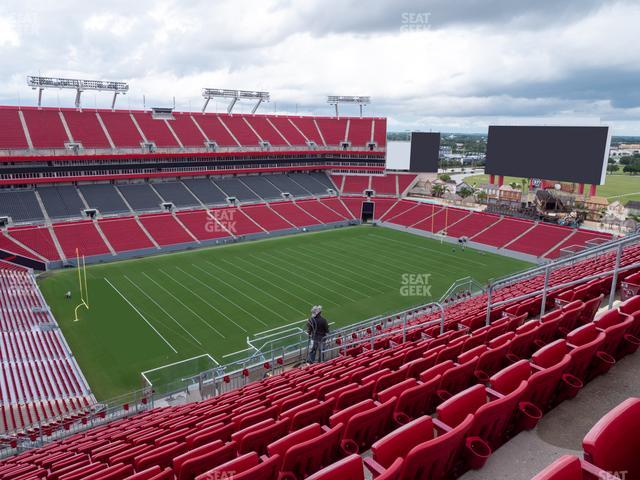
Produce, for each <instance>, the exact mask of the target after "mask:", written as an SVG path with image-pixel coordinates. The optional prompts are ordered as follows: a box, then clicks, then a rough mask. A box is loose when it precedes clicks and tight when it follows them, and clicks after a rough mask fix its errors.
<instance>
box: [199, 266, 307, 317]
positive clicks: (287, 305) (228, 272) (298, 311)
mask: <svg viewBox="0 0 640 480" xmlns="http://www.w3.org/2000/svg"><path fill="white" fill-rule="evenodd" d="M205 263H207V264H209V265H211V266H212V267H214V268H217V269H218V270H221V271H223V272H224V273H225V274H227V275H231V276H232V277H234V278H237V279H238V280H240V281H241V282H243V283H245V284H247V285H249V287H251V288H252V289H255V290H257V291H259V292H260V293H261V294H264V295H266V296H268V297H270V298H272V299H273V300H275V301H276V302H278V303H281V304H282V305H284V306H285V307H287V308H288V309H289V310H292V311H294V312H296V313H300V314H301V315H305V312H303V311H302V310H298V309H297V308H294V307H293V306H292V305H291V304H290V303H287V302H285V301H283V300H281V299H279V298H278V297H275V296H273V295H271V294H270V293H269V292H267V291H266V290H263V289H261V288H259V287H258V286H256V285H254V284H253V283H251V282H248V281H246V280H245V279H244V278H242V277H239V276H238V275H236V274H235V273H233V272H230V271H228V270H226V269H224V268H222V267H221V266H220V265H218V264H215V263H211V262H209V261H205ZM241 270H242V271H243V272H245V270H244V269H241ZM269 286H270V287H275V286H276V285H274V284H269Z"/></svg>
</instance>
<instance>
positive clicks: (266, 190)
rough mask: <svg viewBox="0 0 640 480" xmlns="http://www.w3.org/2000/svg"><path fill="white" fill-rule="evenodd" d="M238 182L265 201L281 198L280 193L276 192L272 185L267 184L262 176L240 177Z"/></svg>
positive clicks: (279, 191)
mask: <svg viewBox="0 0 640 480" xmlns="http://www.w3.org/2000/svg"><path fill="white" fill-rule="evenodd" d="M240 180H241V181H242V183H244V184H245V185H246V186H247V187H249V188H250V189H251V190H253V191H254V192H255V193H257V194H258V195H259V196H260V197H262V198H264V199H265V200H275V199H281V198H282V191H281V190H278V189H277V188H276V187H275V186H274V185H273V183H271V182H269V181H268V180H267V179H266V178H265V177H263V176H258V175H249V176H246V177H240Z"/></svg>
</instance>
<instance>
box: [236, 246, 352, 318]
mask: <svg viewBox="0 0 640 480" xmlns="http://www.w3.org/2000/svg"><path fill="white" fill-rule="evenodd" d="M252 257H253V255H252ZM255 258H256V259H257V260H262V259H261V258H260V257H255ZM236 260H241V261H243V262H247V263H249V262H248V261H247V260H245V259H244V258H242V259H240V258H238V259H236ZM249 265H251V267H252V268H259V269H260V270H263V271H265V272H267V273H268V274H269V275H275V276H276V277H278V278H280V279H282V280H284V281H285V282H287V283H290V284H291V285H293V286H295V287H298V288H301V289H302V290H306V291H307V292H309V293H310V294H312V295H314V296H315V298H318V297H319V298H323V299H324V300H326V302H324V303H327V304H329V303H330V304H333V305H335V306H338V305H340V304H339V303H337V302H335V301H333V300H331V299H330V298H328V297H327V296H324V295H322V294H318V293H317V292H312V291H311V290H309V289H308V288H307V287H305V286H303V285H300V284H299V283H294V282H292V281H291V280H290V279H288V278H287V277H283V276H282V275H280V274H278V273H275V272H274V271H273V270H271V271H270V270H267V269H266V268H264V267H262V266H260V265H256V264H255V263H249ZM291 295H294V296H296V297H297V295H295V294H294V293H291ZM298 298H300V297H298ZM304 301H305V303H306V304H307V305H313V303H314V301H309V300H304Z"/></svg>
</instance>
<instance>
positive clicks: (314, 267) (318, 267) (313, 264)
mask: <svg viewBox="0 0 640 480" xmlns="http://www.w3.org/2000/svg"><path fill="white" fill-rule="evenodd" d="M290 251H291V249H287V250H284V251H283V252H279V254H281V255H287V253H286V252H290ZM296 255H301V254H300V253H297V252H296ZM272 257H273V258H278V257H276V256H275V255H272ZM280 260H281V261H282V259H280ZM314 260H315V259H314ZM301 263H302V264H304V265H310V266H311V268H309V271H314V272H315V271H317V270H324V271H325V272H329V274H330V275H337V274H336V272H334V271H333V270H331V269H328V268H324V267H322V266H321V265H318V263H317V262H316V261H313V262H309V261H305V260H301V259H299V258H298V264H301ZM340 276H341V277H342V278H344V275H340ZM325 280H328V281H330V282H332V283H335V284H336V285H337V286H338V287H341V288H348V289H349V290H351V291H353V292H356V293H357V294H360V295H361V294H362V293H363V292H362V291H361V290H356V289H355V288H352V287H350V286H349V285H344V284H343V283H341V282H338V281H336V280H334V279H333V278H331V277H325ZM347 280H348V281H349V283H352V282H354V280H353V279H347ZM355 283H360V285H364V287H365V288H368V289H370V288H371V286H369V285H367V284H364V283H362V282H355Z"/></svg>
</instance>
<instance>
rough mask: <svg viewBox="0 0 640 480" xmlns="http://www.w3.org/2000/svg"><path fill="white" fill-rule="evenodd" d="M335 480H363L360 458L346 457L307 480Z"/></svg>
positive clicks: (356, 456) (357, 456) (354, 456)
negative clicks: (343, 479) (345, 479)
mask: <svg viewBox="0 0 640 480" xmlns="http://www.w3.org/2000/svg"><path fill="white" fill-rule="evenodd" d="M337 478H348V479H350V480H364V471H363V468H362V458H361V457H360V455H356V454H354V455H349V456H348V457H346V458H343V459H342V460H340V461H338V462H336V463H333V464H331V465H329V466H328V467H325V468H323V469H322V470H320V471H319V472H316V473H314V474H313V475H311V476H310V477H309V478H308V479H307V480H335V479H337ZM378 478H379V477H378Z"/></svg>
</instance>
